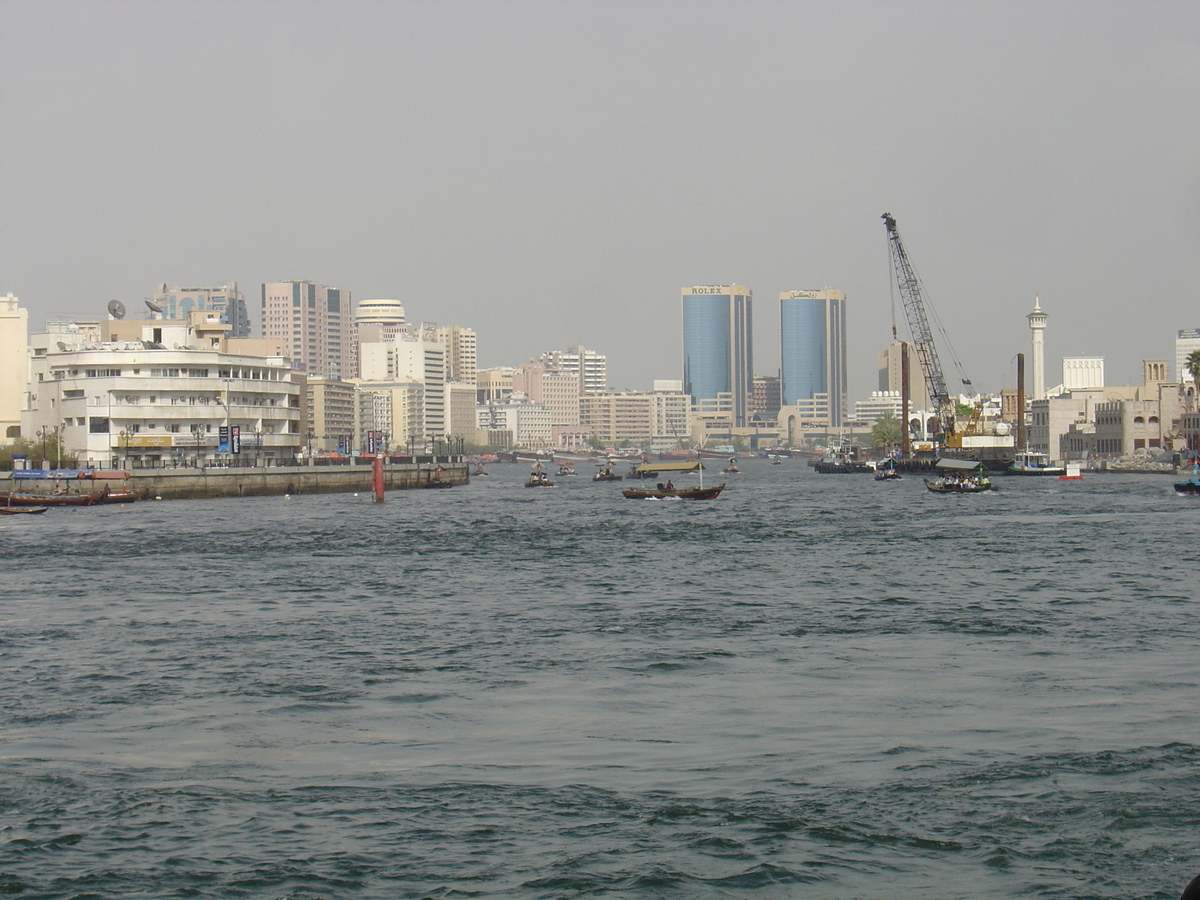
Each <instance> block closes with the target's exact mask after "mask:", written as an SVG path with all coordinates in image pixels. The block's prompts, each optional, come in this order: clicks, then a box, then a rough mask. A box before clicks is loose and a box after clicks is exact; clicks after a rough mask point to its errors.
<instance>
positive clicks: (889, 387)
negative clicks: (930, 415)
mask: <svg viewBox="0 0 1200 900" xmlns="http://www.w3.org/2000/svg"><path fill="white" fill-rule="evenodd" d="M906 343H908V342H907V341H892V343H890V344H888V346H887V349H885V350H880V351H879V390H880V391H885V392H886V391H894V392H895V393H896V394H900V393H901V392H902V391H903V389H904V376H903V369H904V359H903V351H904V345H905V344H906ZM908 408H909V410H910V411H911V410H914V409H929V389H928V388H927V387H926V385H925V375H924V373H923V372H922V371H921V362H920V360H918V359H917V350H916V348H915V347H913V345H912V344H908ZM856 418H857V416H856Z"/></svg>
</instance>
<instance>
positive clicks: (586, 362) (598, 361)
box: [538, 345, 608, 397]
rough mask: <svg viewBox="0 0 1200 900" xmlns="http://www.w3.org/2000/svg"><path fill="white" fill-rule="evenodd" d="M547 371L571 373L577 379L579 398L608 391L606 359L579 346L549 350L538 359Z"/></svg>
mask: <svg viewBox="0 0 1200 900" xmlns="http://www.w3.org/2000/svg"><path fill="white" fill-rule="evenodd" d="M538 362H540V363H541V364H542V365H543V366H545V367H546V368H547V369H553V370H555V371H558V372H571V373H573V374H574V375H575V377H576V378H578V379H579V396H581V397H582V396H583V395H584V394H596V393H599V392H600V391H606V390H608V357H606V356H604V355H603V354H601V353H596V352H594V351H592V350H588V349H586V348H584V347H583V346H581V345H576V346H574V347H568V348H567V349H566V350H565V351H564V350H551V351H550V352H548V353H543V354H542V355H541V356H540V357H538Z"/></svg>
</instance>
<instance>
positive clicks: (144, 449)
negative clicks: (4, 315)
mask: <svg viewBox="0 0 1200 900" xmlns="http://www.w3.org/2000/svg"><path fill="white" fill-rule="evenodd" d="M145 327H147V328H149V327H151V326H150V325H146V326H145ZM219 327H220V328H228V326H227V325H223V326H219ZM160 330H161V329H160ZM94 336H96V335H93V334H92V333H91V332H90V331H87V330H81V329H79V328H78V327H77V326H75V325H74V323H50V324H49V325H48V326H47V330H46V331H45V332H42V333H39V334H35V335H33V336H32V337H31V339H30V347H29V354H30V355H29V370H30V382H29V385H28V389H27V392H26V400H25V408H24V410H23V412H22V429H23V431H24V432H25V433H26V434H27V435H28V436H30V437H33V438H35V439H36V437H38V436H39V435H40V436H43V437H45V436H49V435H60V436H61V440H62V447H63V449H64V451H65V452H66V453H68V454H71V455H74V456H77V457H78V458H79V460H80V463H81V465H85V466H86V465H94V466H98V467H102V466H129V467H138V466H147V465H197V464H205V463H211V462H214V461H218V460H230V459H231V458H234V459H236V460H238V461H244V462H247V463H261V464H264V465H271V464H278V463H282V462H285V461H290V460H291V459H292V458H293V457H294V456H295V455H296V454H297V452H298V451H299V449H300V446H301V442H302V440H303V435H302V434H301V432H302V423H303V414H302V403H303V400H302V392H303V389H302V386H301V385H299V384H298V383H297V380H296V379H295V378H294V375H295V374H296V373H294V372H293V370H292V368H291V366H290V365H289V364H288V361H287V360H286V359H284V358H282V357H273V358H262V357H254V356H244V355H240V354H232V353H225V352H222V351H221V350H220V349H208V348H207V347H206V349H195V346H194V343H195V342H196V341H201V342H205V341H206V340H207V339H208V338H209V337H210V336H211V332H204V331H196V330H194V329H188V328H175V329H173V330H172V331H171V333H169V334H160V335H159V337H161V338H163V340H161V341H152V340H141V341H120V342H111V341H100V342H97V341H93V340H90V338H91V337H94Z"/></svg>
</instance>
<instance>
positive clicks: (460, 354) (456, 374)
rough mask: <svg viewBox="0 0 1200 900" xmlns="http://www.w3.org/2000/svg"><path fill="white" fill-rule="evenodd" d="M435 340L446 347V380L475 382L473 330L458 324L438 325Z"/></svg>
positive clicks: (475, 367)
mask: <svg viewBox="0 0 1200 900" xmlns="http://www.w3.org/2000/svg"><path fill="white" fill-rule="evenodd" d="M435 337H436V340H437V342H438V343H439V344H441V345H443V346H444V347H445V348H446V380H447V381H465V382H470V383H471V384H474V383H475V373H476V370H477V364H476V356H475V332H474V330H473V329H470V328H463V327H461V326H459V325H438V326H437V329H436V336H435Z"/></svg>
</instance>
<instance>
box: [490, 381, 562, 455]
mask: <svg viewBox="0 0 1200 900" xmlns="http://www.w3.org/2000/svg"><path fill="white" fill-rule="evenodd" d="M476 424H477V430H476V437H475V441H476V443H479V444H485V445H487V446H491V447H523V448H527V449H531V450H532V449H538V448H542V447H549V446H550V445H551V443H552V438H553V432H552V429H551V426H550V410H548V409H546V407H544V406H542V405H541V404H540V403H532V402H530V400H529V399H528V398H527V397H525V396H524V395H521V394H513V395H512V396H510V397H507V398H505V399H503V400H493V401H491V402H489V403H481V404H478V405H477V406H476Z"/></svg>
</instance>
